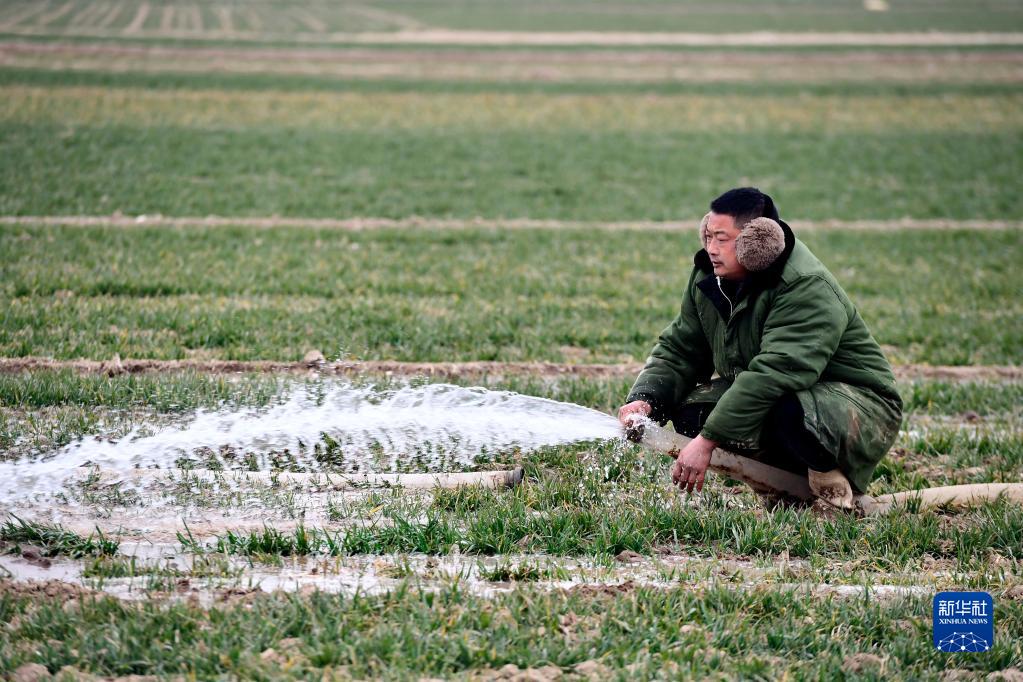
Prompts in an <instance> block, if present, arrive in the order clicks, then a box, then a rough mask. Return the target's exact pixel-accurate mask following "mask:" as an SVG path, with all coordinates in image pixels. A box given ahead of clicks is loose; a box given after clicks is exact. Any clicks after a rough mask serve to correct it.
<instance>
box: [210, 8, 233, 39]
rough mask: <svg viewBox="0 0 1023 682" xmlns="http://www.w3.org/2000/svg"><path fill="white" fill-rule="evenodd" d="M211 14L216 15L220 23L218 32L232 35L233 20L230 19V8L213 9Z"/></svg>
mask: <svg viewBox="0 0 1023 682" xmlns="http://www.w3.org/2000/svg"><path fill="white" fill-rule="evenodd" d="M213 13H214V14H215V15H216V17H217V21H219V22H220V28H219V29H218V30H219V31H220V32H221V33H224V34H231V33H234V19H233V18H232V17H231V8H230V7H214V8H213Z"/></svg>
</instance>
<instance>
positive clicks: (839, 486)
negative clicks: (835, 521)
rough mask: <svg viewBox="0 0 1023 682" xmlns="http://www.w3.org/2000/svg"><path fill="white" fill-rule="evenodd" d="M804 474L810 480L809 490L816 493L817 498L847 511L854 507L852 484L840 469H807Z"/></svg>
mask: <svg viewBox="0 0 1023 682" xmlns="http://www.w3.org/2000/svg"><path fill="white" fill-rule="evenodd" d="M806 474H807V478H808V479H809V481H810V492H812V493H813V494H814V495H816V496H817V499H819V500H821V501H823V502H826V503H828V504H830V505H831V506H833V507H836V508H837V509H844V510H847V511H852V510H853V509H855V507H854V505H853V491H852V485H851V484H850V483H849V479H848V478H846V477H845V474H843V473H842V472H841V470H839V469H832V470H831V471H814V470H813V469H808V470H807V472H806Z"/></svg>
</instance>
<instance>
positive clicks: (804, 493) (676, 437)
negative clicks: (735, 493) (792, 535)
mask: <svg viewBox="0 0 1023 682" xmlns="http://www.w3.org/2000/svg"><path fill="white" fill-rule="evenodd" d="M625 431H626V433H625V435H626V438H628V439H629V440H631V441H634V442H637V443H642V444H643V445H645V446H646V447H648V448H651V449H653V450H658V451H660V452H665V453H667V454H669V455H671V456H675V455H677V454H678V453H679V452H681V451H682V448H684V447H685V446H687V445H689V443H690V442H691V441H692V439H691V438H686V437H685V436H683V435H682V434H680V433H676V432H675V431H671V430H669V429H666V428H663V427H661V426H658V425H657V424H656V423H654V422H653V421H651V420H649V419H646V418H638V419H633V421H632V423H631V425H630V426H629V427H628V428H626V430H625ZM710 469H711V470H712V471H714V472H716V473H719V474H722V475H723V476H728V477H729V478H734V479H736V480H738V481H742V482H743V483H745V484H746V485H748V486H749V487H751V488H753V489H754V490H757V491H760V492H772V493H784V494H786V495H791V496H792V497H795V498H796V499H800V500H812V499H813V493H812V492H810V483H809V481H808V480H807V478H806V476H800V475H799V474H794V473H792V472H791V471H785V470H784V469H779V468H778V467H773V466H771V465H770V464H764V463H763V462H758V461H757V460H755V459H750V458H749V457H743V456H741V455H737V454H735V453H733V452H729V451H727V450H722V449H721V448H715V449H714V452H712V453H711V456H710Z"/></svg>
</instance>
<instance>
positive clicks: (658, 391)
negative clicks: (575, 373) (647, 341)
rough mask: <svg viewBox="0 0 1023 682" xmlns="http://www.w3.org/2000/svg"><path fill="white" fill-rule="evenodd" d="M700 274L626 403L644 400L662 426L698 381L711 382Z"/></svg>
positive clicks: (691, 279) (693, 276)
mask: <svg viewBox="0 0 1023 682" xmlns="http://www.w3.org/2000/svg"><path fill="white" fill-rule="evenodd" d="M699 274H700V270H699V269H698V268H693V273H692V274H691V275H690V276H689V283H688V284H687V285H686V290H685V294H684V295H683V298H682V307H681V309H680V310H679V313H678V316H677V317H676V318H675V320H674V321H673V322H672V323H671V324H670V325H668V326H667V327H666V328H665V329H664V331H662V332H661V335H660V337H658V339H657V345H655V346H654V348H653V350H652V351H650V356H649V357H648V358H647V360H646V365H645V366H644V367H643V371H642V372H641V373H640V375H639V377H638V378H637V379H636V383H635V384H633V386H632V390H631V391H629V397H628V398H627V399H626V402H632V401H633V400H645V401H646V402H648V403H650V406H651V407H652V408H653V411H652V412H651V414H650V418H651V419H653V420H655V421H659V422H662V423H663V422H665V421H667V420H668V419H669V418H670V411H671V410H672V408H673V407H675V406H677V405H679V404H681V403H682V401H683V399H685V397H686V396H687V395H688V394H689V392H690V391H692V390H693V387H694V386H696V384H697V383H698V382H699V381H706V380H708V379H710V375H711V373H712V372H713V369H714V365H713V361H712V358H711V350H710V344H709V343H708V342H707V337H706V335H705V334H704V333H703V325H702V324H700V317H699V315H698V314H697V312H696V301H695V300H694V298H693V287H694V286H695V281H696V277H697V275H699Z"/></svg>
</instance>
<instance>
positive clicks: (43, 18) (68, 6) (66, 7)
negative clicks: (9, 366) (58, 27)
mask: <svg viewBox="0 0 1023 682" xmlns="http://www.w3.org/2000/svg"><path fill="white" fill-rule="evenodd" d="M74 8H75V3H74V0H68V1H67V2H65V3H64V4H63V5H61V6H60V7H58V8H57V9H55V10H52V11H50V12H47V13H46V14H40V15H39V16H38V17H36V19H35V21H34V22H33V23H34V24H36V25H38V26H45V25H46V24H50V23H52V22H54V21H56V20H57V19H60V18H61V17H63V16H64V15H65V14H67V13H68V12H70V11H71V10H73V9H74Z"/></svg>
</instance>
